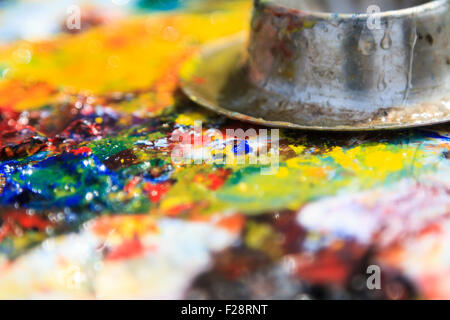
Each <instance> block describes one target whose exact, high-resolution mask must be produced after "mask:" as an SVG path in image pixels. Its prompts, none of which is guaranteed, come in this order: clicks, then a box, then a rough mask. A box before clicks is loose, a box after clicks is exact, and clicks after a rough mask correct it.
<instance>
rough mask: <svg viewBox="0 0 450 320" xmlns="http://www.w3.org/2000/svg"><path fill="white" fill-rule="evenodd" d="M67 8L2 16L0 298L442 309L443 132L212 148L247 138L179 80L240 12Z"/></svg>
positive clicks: (447, 292)
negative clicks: (228, 135)
mask: <svg viewBox="0 0 450 320" xmlns="http://www.w3.org/2000/svg"><path fill="white" fill-rule="evenodd" d="M74 3H77V1H56V0H53V1H52V0H45V1H10V2H7V3H6V4H5V3H3V2H0V10H1V12H0V30H1V31H0V273H1V276H0V298H2V299H11V298H26V299H40V298H44V299H47V298H63V299H110V298H111V299H121V298H140V299H184V298H190V299H205V298H211V299H241V298H244V299H318V298H329V299H342V298H363V299H415V298H420V299H439V298H444V299H450V279H449V277H448V274H449V273H450V150H449V148H450V125H449V124H444V125H440V126H435V127H428V128H418V129H411V130H405V131H394V132H368V133H326V132H323V133H313V132H306V131H290V130H280V131H279V142H278V143H275V141H272V140H271V137H272V138H273V136H271V135H270V129H268V130H269V135H268V137H267V139H259V140H257V141H256V142H255V141H248V140H245V139H239V138H238V139H233V141H232V143H231V144H230V143H228V141H216V140H211V139H207V137H208V135H209V134H210V132H212V130H213V129H214V130H215V131H214V132H221V133H223V134H225V132H226V130H227V129H237V128H242V129H244V130H247V129H250V128H252V127H254V125H251V124H246V123H242V122H238V121H233V120H229V119H226V118H224V117H222V116H218V115H216V114H214V113H211V112H208V111H206V110H204V109H203V108H200V107H199V106H197V105H195V104H194V103H192V102H190V101H189V99H187V98H186V97H185V96H184V95H183V94H182V93H181V92H180V90H179V80H178V79H179V74H180V72H181V71H182V68H184V67H185V66H186V65H188V64H186V62H188V61H189V59H190V57H192V56H193V55H195V54H196V53H197V52H198V51H199V50H200V47H201V46H202V45H204V44H208V43H211V42H213V41H216V40H218V39H221V38H224V37H228V36H233V35H235V34H236V33H239V32H242V31H244V32H245V31H246V30H247V29H248V21H249V18H250V14H251V5H252V4H251V1H240V0H235V1H229V0H223V1H218V0H215V1H212V0H207V1H206V0H205V1H203V0H190V1H177V0H164V1H162V0H161V1H157V0H153V1H152V0H147V1H144V0H140V1H90V2H89V3H87V2H85V1H78V5H79V7H78V8H80V9H81V11H80V12H81V13H82V16H81V17H82V19H81V22H82V23H81V30H73V29H72V30H71V29H70V28H68V27H67V23H66V22H67V19H69V18H70V13H69V14H68V11H67V8H68V7H69V6H71V5H73V4H74ZM116 3H121V4H123V5H117V4H116ZM37 8H38V9H39V10H38V9H37ZM72 12H73V11H72ZM24 17H26V19H25V18H24ZM43 17H46V18H45V19H44V18H43ZM21 21H22V22H21ZM198 81H199V82H201V81H203V79H198ZM198 123H201V124H202V127H201V130H200V131H198V130H197V129H198V126H197V127H196V125H198ZM255 129H256V130H258V132H261V131H259V130H263V129H265V128H263V127H256V128H255ZM180 135H183V136H185V137H186V136H187V137H192V139H193V140H195V139H197V140H198V139H200V141H203V142H205V141H209V142H208V143H206V142H205V143H200V144H195V143H194V147H193V148H190V149H188V153H189V154H188V155H189V157H190V158H191V159H194V160H197V161H193V163H189V162H188V161H185V162H178V161H174V159H173V157H172V155H173V151H174V149H175V148H176V147H177V138H176V137H179V136H180ZM217 144H220V146H219V147H218V146H217ZM212 147H214V148H215V150H217V148H219V150H220V152H221V154H222V155H224V156H230V157H232V156H234V160H233V161H227V163H219V162H218V161H212V162H211V161H210V162H208V161H206V160H205V159H204V157H205V154H207V153H208V152H206V151H207V150H210V149H211V148H212ZM261 150H268V151H269V155H270V156H275V155H276V156H277V157H278V159H279V162H277V166H276V167H274V166H273V164H274V163H270V164H267V163H264V164H263V163H259V162H257V163H253V164H251V163H250V161H249V159H251V158H252V156H257V155H258V154H260V152H261ZM263 172H265V173H266V174H262V173H263ZM374 267H375V268H379V270H380V271H381V274H382V276H381V284H380V289H373V288H372V289H369V287H368V286H367V281H368V279H369V277H370V275H371V271H370V270H373V268H374Z"/></svg>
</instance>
